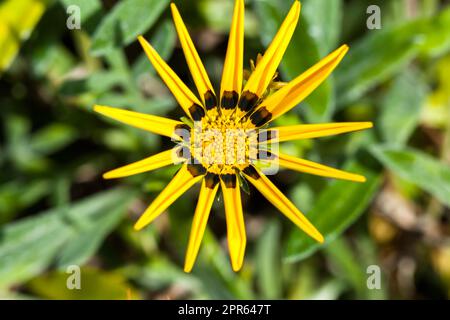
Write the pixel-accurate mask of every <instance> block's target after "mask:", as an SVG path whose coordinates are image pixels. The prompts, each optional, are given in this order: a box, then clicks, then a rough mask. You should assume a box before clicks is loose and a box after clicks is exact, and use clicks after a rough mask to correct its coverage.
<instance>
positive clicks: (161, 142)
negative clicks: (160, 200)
mask: <svg viewBox="0 0 450 320" xmlns="http://www.w3.org/2000/svg"><path fill="white" fill-rule="evenodd" d="M175 3H177V5H178V6H179V8H180V11H181V13H182V15H183V17H184V19H185V21H186V23H187V24H188V26H189V29H190V31H191V33H192V34H193V38H194V41H195V42H196V44H197V45H198V49H199V52H200V55H201V56H202V59H203V61H204V63H205V65H206V67H207V69H208V72H209V74H210V76H211V80H212V81H213V83H214V84H215V85H218V83H219V82H220V76H221V70H222V64H223V59H224V55H225V48H226V43H227V33H228V29H229V25H230V23H231V21H230V20H231V12H232V8H233V2H232V0H201V1H197V0H195V1H194V0H183V1H181V0H180V1H175ZM446 3H447V2H446V1H443V0H442V1H440V0H423V1H419V0H393V1H381V0H377V1H369V0H348V1H343V0H303V1H302V13H301V20H300V24H299V27H298V28H297V30H296V32H295V34H294V36H293V40H292V43H291V44H290V46H289V49H288V51H287V52H286V55H285V57H284V60H283V62H282V64H281V66H280V78H281V79H282V80H283V81H289V80H290V79H293V78H294V77H296V76H297V75H298V74H300V73H301V72H303V71H305V70H306V69H307V68H308V67H309V66H311V65H312V64H314V63H315V62H317V61H318V60H320V59H321V58H322V57H324V56H325V55H326V54H328V53H329V52H331V51H332V50H333V49H335V48H337V47H338V46H339V45H340V44H342V43H348V44H349V45H350V51H349V53H348V55H347V57H346V58H345V59H344V60H343V62H342V63H341V65H340V66H339V67H338V68H337V70H336V72H334V74H333V75H332V76H331V77H330V78H329V79H328V80H327V81H326V82H325V83H324V84H323V85H322V86H320V87H319V88H318V89H317V90H316V92H314V93H313V94H312V95H311V96H310V97H309V98H308V99H307V100H306V101H305V102H304V103H302V104H301V105H300V106H298V107H297V108H296V109H294V110H292V111H291V112H290V113H289V114H288V115H285V116H283V117H281V118H280V119H277V121H276V123H277V124H278V125H287V124H298V123H319V122H328V121H373V122H374V123H375V128H374V129H373V130H369V131H365V132H360V133H353V134H349V135H344V136H338V137H332V138H324V139H318V140H315V141H314V142H311V141H298V142H291V143H287V144H284V145H283V146H282V148H283V150H286V151H288V152H289V153H290V154H293V155H297V156H302V157H305V158H307V159H311V160H313V161H318V162H321V163H324V164H327V165H331V166H334V167H339V168H341V167H343V168H345V169H347V170H350V171H354V172H357V173H360V174H363V175H365V176H366V177H367V179H368V181H367V182H366V183H365V184H356V183H352V182H343V181H329V180H327V179H324V178H319V177H314V176H308V175H303V174H295V175H292V174H288V173H287V172H285V171H282V172H280V174H279V175H278V176H276V177H273V180H274V181H275V183H276V184H277V185H279V186H280V187H281V188H282V189H283V191H285V192H286V193H287V194H288V195H289V196H290V197H291V199H293V201H294V203H295V204H296V205H297V206H298V207H299V208H300V209H301V210H302V211H303V212H305V213H306V214H307V216H308V217H309V218H310V219H311V221H312V222H313V223H314V224H315V225H316V226H317V227H318V229H319V230H321V232H322V233H323V234H324V236H325V237H326V243H325V244H324V245H322V246H319V245H317V244H316V243H314V242H313V241H311V240H310V239H309V238H308V237H307V236H305V235H304V234H303V233H302V232H301V231H300V230H298V229H297V228H296V227H295V226H294V225H291V224H290V223H289V222H287V221H286V219H284V218H283V217H282V216H281V215H279V214H278V213H277V211H276V210H275V209H274V208H272V207H271V206H269V205H267V203H266V202H265V200H262V198H261V196H260V195H259V194H258V193H257V191H255V190H254V189H250V193H251V195H250V197H249V196H247V195H243V199H244V210H245V212H246V216H245V219H246V225H247V232H248V237H249V241H248V243H249V244H248V249H247V254H246V260H245V264H244V268H243V270H242V271H241V272H240V273H237V274H236V273H234V272H233V271H232V270H231V267H230V263H229V260H228V256H227V251H226V241H225V235H226V230H225V217H224V214H223V209H222V205H223V204H222V203H221V201H222V200H221V199H220V198H219V199H217V201H216V202H215V203H214V206H213V214H212V215H211V218H210V220H209V226H208V229H207V231H206V234H205V237H204V240H203V245H202V248H201V251H200V255H199V258H198V261H197V263H196V266H195V268H194V271H193V273H192V274H185V273H184V272H183V271H182V265H183V259H184V253H185V248H186V244H187V239H188V235H189V229H190V224H191V219H192V215H193V212H194V208H195V200H196V197H197V190H196V189H195V188H194V190H191V191H190V192H189V193H188V194H186V195H184V196H183V197H181V198H180V199H179V200H178V201H177V202H176V203H175V204H174V205H173V206H172V207H171V208H170V209H169V210H168V211H169V212H168V213H166V214H165V215H163V216H162V217H161V218H159V219H158V220H157V221H156V222H155V223H154V224H152V225H151V226H150V227H148V228H146V229H144V230H143V231H141V232H135V231H133V229H132V224H133V221H135V219H136V218H137V217H138V215H139V214H140V213H142V212H143V210H144V209H145V206H146V205H148V204H149V203H150V201H151V200H152V199H153V198H154V197H155V195H156V194H157V193H158V192H159V191H160V190H161V189H162V188H163V187H164V186H165V184H166V183H167V182H168V181H169V180H170V178H171V176H172V175H173V173H174V172H175V170H176V168H167V169H163V170H159V171H157V172H152V173H148V174H142V175H138V176H135V177H130V178H126V179H121V180H120V181H104V180H103V179H102V177H101V174H102V173H103V172H105V171H108V170H110V169H112V168H115V167H118V166H120V165H124V164H126V163H129V162H132V161H135V160H138V159H141V158H143V157H145V156H148V155H150V154H153V153H156V152H158V151H160V150H162V149H164V148H166V146H167V145H169V144H170V141H167V140H166V139H162V138H160V137H157V136H155V135H152V134H148V133H145V132H142V131H140V130H136V129H133V128H130V127H127V126H123V125H120V124H117V123H115V122H113V121H109V120H107V119H104V118H99V117H98V116H97V115H95V114H93V112H92V106H93V105H94V104H96V103H98V104H105V105H111V106H114V107H121V108H128V109H131V110H135V111H138V112H144V113H150V114H155V115H164V116H168V117H171V118H174V119H177V118H180V117H181V116H182V113H181V112H180V108H178V107H177V105H176V103H175V101H174V99H173V98H172V97H171V96H170V94H169V92H168V90H167V89H165V87H164V85H163V83H162V82H161V80H160V79H159V78H158V77H157V76H156V74H155V71H154V69H153V68H152V66H151V65H150V63H149V62H148V61H147V59H146V57H145V55H144V54H143V52H142V50H141V49H140V47H139V45H138V44H137V41H136V37H137V35H139V34H143V35H144V36H145V37H146V38H147V39H149V40H150V42H151V43H152V44H153V45H154V46H155V48H156V49H157V50H158V52H160V54H161V56H162V57H163V58H164V59H166V60H167V61H168V62H169V64H170V65H171V66H173V68H174V69H175V70H176V71H177V73H178V74H179V75H180V76H181V77H182V78H183V79H184V80H185V81H186V82H187V83H188V84H190V85H191V86H192V84H193V81H192V79H191V78H190V76H189V74H188V69H187V66H186V63H185V60H184V57H183V55H182V52H181V50H180V48H179V46H178V44H177V38H176V32H175V30H174V27H173V25H172V22H171V21H170V13H169V10H168V4H169V1H165V0H164V1H162V0H157V1H156V0H122V1H115V0H105V1H100V0H95V1H93V0H92V1H91V0H90V1H87V0H60V1H56V0H54V1H40V0H4V1H2V2H0V18H1V19H0V20H1V22H0V45H1V50H0V72H1V75H0V77H1V78H0V110H1V112H0V121H1V123H2V126H1V132H0V168H1V170H0V298H46V299H47V298H48V299H58V298H60V299H137V298H150V299H158V298H160V299H167V298H169V299H177V298H192V299H209V298H216V299H252V298H264V299H339V298H344V299H355V298H356V299H389V298H408V299H409V298H448V297H449V296H450V258H449V257H450V245H449V235H450V227H449V221H450V210H449V207H450V200H449V199H450V169H449V163H450V7H449V6H448V4H446ZM372 4H377V5H379V7H380V8H381V19H382V21H381V24H382V28H381V30H368V29H367V27H366V19H367V18H368V14H366V9H367V7H368V6H369V5H372ZM73 5H76V6H78V7H79V8H80V13H81V20H80V22H81V29H80V30H69V29H68V28H67V26H66V20H67V19H68V17H69V16H70V13H68V11H67V9H68V8H69V7H71V6H73ZM290 5H291V3H290V1H284V0H283V1H282V0H248V1H246V10H247V11H246V24H245V28H246V44H245V46H246V48H245V59H246V61H249V60H250V59H254V58H255V57H256V55H257V54H258V53H262V52H264V48H265V46H267V44H268V43H269V42H270V40H271V39H272V37H273V35H274V34H275V32H276V30H277V28H278V26H279V24H280V23H281V21H282V20H283V18H284V15H285V14H286V12H287V10H288V8H289V6H290ZM25 7H26V8H32V7H33V8H37V9H35V10H28V11H27V10H25V11H26V12H24V11H23V10H24V9H23V8H25ZM13 13H14V14H13ZM17 17H24V19H17ZM39 18H40V19H39ZM15 35H18V37H16V36H15ZM19 49H20V51H19ZM12 61H13V63H12V64H11V62H12ZM246 67H247V68H248V67H249V65H248V64H247V65H246ZM73 264H77V265H80V266H82V280H81V281H82V284H81V285H82V290H67V289H66V287H65V283H66V279H67V277H68V276H69V274H67V273H66V272H65V271H66V267H67V266H69V265H73ZM370 265H378V266H380V268H381V270H382V287H381V289H380V290H369V289H368V287H367V285H366V281H367V277H368V276H369V275H368V274H367V267H368V266H370Z"/></svg>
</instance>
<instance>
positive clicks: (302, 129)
mask: <svg viewBox="0 0 450 320" xmlns="http://www.w3.org/2000/svg"><path fill="white" fill-rule="evenodd" d="M372 127H373V124H372V122H341V123H339V122H337V123H325V124H300V125H296V126H285V127H275V128H271V129H270V130H268V131H270V133H268V134H269V135H270V136H268V139H267V140H276V141H278V142H283V141H291V140H300V139H312V138H320V137H327V136H334V135H338V134H342V133H346V132H353V131H359V130H364V129H369V128H372Z"/></svg>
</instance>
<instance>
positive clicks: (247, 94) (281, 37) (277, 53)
mask: <svg viewBox="0 0 450 320" xmlns="http://www.w3.org/2000/svg"><path fill="white" fill-rule="evenodd" d="M300 7H301V6H300V2H299V1H295V2H294V5H293V6H292V8H291V10H290V11H289V13H288V15H287V17H286V19H285V20H284V22H283V24H282V25H281V27H280V30H279V31H278V33H277V34H276V35H275V38H274V39H273V40H272V43H271V44H270V46H269V48H268V49H267V51H266V52H265V53H264V56H263V57H262V59H261V61H259V63H258V64H257V65H256V68H255V70H254V71H253V72H252V74H251V76H250V78H249V79H248V81H247V83H246V85H245V87H244V90H243V96H242V97H241V99H240V101H239V109H240V111H241V112H243V113H246V112H249V111H251V110H252V109H253V108H254V107H255V105H256V103H257V101H258V100H259V99H260V98H261V97H262V96H263V93H264V92H265V91H266V89H267V86H268V85H269V83H270V82H271V81H272V79H273V76H274V75H275V72H276V70H277V68H278V65H279V64H280V62H281V59H282V58H283V55H284V52H285V51H286V49H287V47H288V45H289V42H290V41H291V38H292V35H293V34H294V31H295V28H296V26H297V22H298V19H299V17H300Z"/></svg>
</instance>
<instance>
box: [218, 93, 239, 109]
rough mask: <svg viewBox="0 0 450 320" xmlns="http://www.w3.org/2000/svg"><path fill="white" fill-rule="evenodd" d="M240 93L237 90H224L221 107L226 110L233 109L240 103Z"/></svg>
mask: <svg viewBox="0 0 450 320" xmlns="http://www.w3.org/2000/svg"><path fill="white" fill-rule="evenodd" d="M238 100H239V94H238V93H237V92H236V91H224V93H223V95H222V100H221V102H220V107H221V108H222V109H226V110H232V109H234V108H236V105H237V104H238Z"/></svg>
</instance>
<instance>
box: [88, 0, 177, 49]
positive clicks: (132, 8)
mask: <svg viewBox="0 0 450 320" xmlns="http://www.w3.org/2000/svg"><path fill="white" fill-rule="evenodd" d="M168 3H169V0H123V1H121V2H119V3H118V4H117V5H116V6H115V7H114V8H113V10H112V11H111V13H109V14H108V15H107V16H106V17H105V18H104V19H103V20H102V21H101V23H100V25H99V26H98V28H97V30H96V31H95V33H94V36H93V40H92V47H91V51H92V54H94V55H104V54H106V53H108V52H109V51H110V50H111V49H113V48H117V47H123V46H125V45H128V44H130V43H131V42H132V41H134V40H135V39H136V37H137V36H138V35H140V34H142V33H144V32H145V31H147V30H148V29H150V28H151V27H152V25H153V24H154V23H155V22H156V20H157V19H158V18H159V16H160V15H161V13H162V12H163V11H164V9H165V8H166V7H167V5H168Z"/></svg>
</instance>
